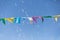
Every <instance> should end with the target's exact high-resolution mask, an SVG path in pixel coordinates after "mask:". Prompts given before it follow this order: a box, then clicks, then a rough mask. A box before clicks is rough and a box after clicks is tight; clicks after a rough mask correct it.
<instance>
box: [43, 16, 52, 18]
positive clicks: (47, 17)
mask: <svg viewBox="0 0 60 40" xmlns="http://www.w3.org/2000/svg"><path fill="white" fill-rule="evenodd" d="M43 18H52V16H43Z"/></svg>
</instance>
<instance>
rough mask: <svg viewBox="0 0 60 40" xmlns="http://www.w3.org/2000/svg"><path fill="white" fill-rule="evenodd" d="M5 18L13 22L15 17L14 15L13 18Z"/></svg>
mask: <svg viewBox="0 0 60 40" xmlns="http://www.w3.org/2000/svg"><path fill="white" fill-rule="evenodd" d="M5 20H7V21H9V22H11V23H13V21H14V18H13V17H12V18H5Z"/></svg>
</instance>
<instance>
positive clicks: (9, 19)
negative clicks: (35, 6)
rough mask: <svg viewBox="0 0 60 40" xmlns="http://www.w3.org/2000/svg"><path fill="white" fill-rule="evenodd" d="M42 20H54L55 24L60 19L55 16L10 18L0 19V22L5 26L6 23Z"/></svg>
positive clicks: (58, 16)
mask: <svg viewBox="0 0 60 40" xmlns="http://www.w3.org/2000/svg"><path fill="white" fill-rule="evenodd" d="M44 18H54V20H55V21H56V22H57V21H58V18H60V15H55V16H33V17H16V18H15V17H11V18H0V22H2V23H3V24H6V21H8V22H10V23H21V19H24V20H25V19H28V20H29V21H30V23H33V22H35V23H37V19H40V20H42V22H44Z"/></svg>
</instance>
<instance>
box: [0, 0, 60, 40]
mask: <svg viewBox="0 0 60 40" xmlns="http://www.w3.org/2000/svg"><path fill="white" fill-rule="evenodd" d="M58 14H60V0H0V18H4V17H27V16H46V15H51V16H54V15H58ZM59 20H60V19H59ZM59 20H58V22H55V21H54V18H51V19H44V22H43V23H42V22H41V20H39V21H38V23H34V24H30V23H29V22H27V20H26V21H25V23H23V22H22V21H21V23H20V24H15V23H9V22H6V25H3V23H1V22H0V40H60V21H59Z"/></svg>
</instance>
